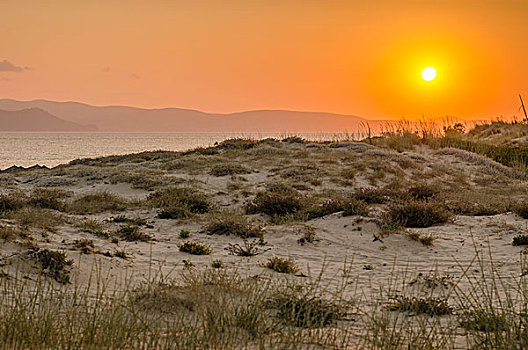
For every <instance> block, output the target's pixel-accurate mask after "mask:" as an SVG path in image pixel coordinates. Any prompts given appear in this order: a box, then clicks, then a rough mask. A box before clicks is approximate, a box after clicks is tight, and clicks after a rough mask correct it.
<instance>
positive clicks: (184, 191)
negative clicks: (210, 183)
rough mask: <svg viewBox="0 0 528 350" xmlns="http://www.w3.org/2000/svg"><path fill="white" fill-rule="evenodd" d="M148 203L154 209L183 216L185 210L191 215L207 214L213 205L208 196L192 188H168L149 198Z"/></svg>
mask: <svg viewBox="0 0 528 350" xmlns="http://www.w3.org/2000/svg"><path fill="white" fill-rule="evenodd" d="M147 201H148V202H149V203H150V204H151V205H153V206H154V207H158V208H162V209H164V210H169V209H170V211H172V212H173V213H177V214H178V216H181V215H183V213H184V212H185V210H187V211H188V212H190V213H198V214H202V213H207V212H208V211H209V210H210V209H211V208H212V204H211V202H210V201H209V199H208V198H207V196H206V195H205V194H203V193H201V192H199V191H196V190H194V189H192V188H179V187H168V188H165V189H162V190H158V191H156V192H154V193H152V194H150V195H149V196H148V197H147Z"/></svg>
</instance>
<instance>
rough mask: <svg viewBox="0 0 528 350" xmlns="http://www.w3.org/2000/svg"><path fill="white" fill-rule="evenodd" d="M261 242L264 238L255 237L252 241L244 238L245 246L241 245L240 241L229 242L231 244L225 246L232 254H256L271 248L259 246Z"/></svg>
mask: <svg viewBox="0 0 528 350" xmlns="http://www.w3.org/2000/svg"><path fill="white" fill-rule="evenodd" d="M261 244H262V240H256V239H255V240H253V241H251V242H250V241H248V240H247V239H244V246H241V245H240V244H238V243H235V244H232V243H229V245H228V246H227V248H225V250H227V251H228V252H229V254H231V255H238V256H255V255H259V254H262V253H265V252H267V251H268V250H270V248H268V249H262V248H259V247H258V246H259V245H261Z"/></svg>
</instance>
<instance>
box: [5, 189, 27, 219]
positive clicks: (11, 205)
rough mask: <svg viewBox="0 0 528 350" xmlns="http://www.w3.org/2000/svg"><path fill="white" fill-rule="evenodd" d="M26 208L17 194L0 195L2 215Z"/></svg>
mask: <svg viewBox="0 0 528 350" xmlns="http://www.w3.org/2000/svg"><path fill="white" fill-rule="evenodd" d="M23 206H24V201H23V200H22V198H21V197H20V196H17V195H15V194H12V193H11V194H0V214H2V213H5V212H8V211H13V210H18V209H20V208H22V207H23Z"/></svg>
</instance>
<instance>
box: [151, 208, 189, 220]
mask: <svg viewBox="0 0 528 350" xmlns="http://www.w3.org/2000/svg"><path fill="white" fill-rule="evenodd" d="M191 216H192V213H191V212H190V211H189V209H187V208H183V207H168V208H164V209H161V210H160V211H158V218H160V219H187V218H189V217H191Z"/></svg>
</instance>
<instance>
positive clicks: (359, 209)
mask: <svg viewBox="0 0 528 350" xmlns="http://www.w3.org/2000/svg"><path fill="white" fill-rule="evenodd" d="M368 214H369V207H368V205H367V203H365V202H363V201H362V200H351V201H349V202H347V203H345V205H343V216H352V215H360V216H368Z"/></svg>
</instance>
